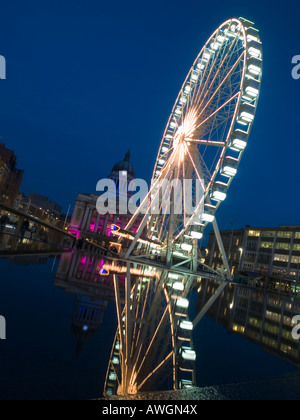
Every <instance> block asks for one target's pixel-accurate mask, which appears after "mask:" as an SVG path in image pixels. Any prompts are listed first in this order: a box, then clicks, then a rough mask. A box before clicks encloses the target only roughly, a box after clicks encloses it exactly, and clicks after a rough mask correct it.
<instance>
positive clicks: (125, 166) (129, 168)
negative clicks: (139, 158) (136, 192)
mask: <svg viewBox="0 0 300 420" xmlns="http://www.w3.org/2000/svg"><path fill="white" fill-rule="evenodd" d="M122 171H126V172H127V175H128V177H131V178H134V177H135V169H134V166H133V165H132V163H131V162H130V151H129V150H128V152H127V153H126V155H125V158H124V160H122V161H121V162H118V163H116V164H115V166H114V167H113V168H112V171H111V173H112V174H113V173H115V172H117V173H118V172H122Z"/></svg>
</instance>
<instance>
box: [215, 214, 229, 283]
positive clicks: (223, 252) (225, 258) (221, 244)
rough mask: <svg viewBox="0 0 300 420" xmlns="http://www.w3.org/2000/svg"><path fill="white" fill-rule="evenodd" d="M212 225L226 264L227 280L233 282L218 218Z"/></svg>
mask: <svg viewBox="0 0 300 420" xmlns="http://www.w3.org/2000/svg"><path fill="white" fill-rule="evenodd" d="M212 224H213V228H214V232H215V235H216V239H217V243H218V246H219V250H220V252H221V255H222V260H223V264H224V266H225V269H226V277H227V280H229V281H230V280H231V273H230V268H229V264H228V259H227V255H226V252H225V248H224V245H223V241H222V238H221V234H220V230H219V226H218V223H217V221H216V218H215V219H214V220H213V222H212Z"/></svg>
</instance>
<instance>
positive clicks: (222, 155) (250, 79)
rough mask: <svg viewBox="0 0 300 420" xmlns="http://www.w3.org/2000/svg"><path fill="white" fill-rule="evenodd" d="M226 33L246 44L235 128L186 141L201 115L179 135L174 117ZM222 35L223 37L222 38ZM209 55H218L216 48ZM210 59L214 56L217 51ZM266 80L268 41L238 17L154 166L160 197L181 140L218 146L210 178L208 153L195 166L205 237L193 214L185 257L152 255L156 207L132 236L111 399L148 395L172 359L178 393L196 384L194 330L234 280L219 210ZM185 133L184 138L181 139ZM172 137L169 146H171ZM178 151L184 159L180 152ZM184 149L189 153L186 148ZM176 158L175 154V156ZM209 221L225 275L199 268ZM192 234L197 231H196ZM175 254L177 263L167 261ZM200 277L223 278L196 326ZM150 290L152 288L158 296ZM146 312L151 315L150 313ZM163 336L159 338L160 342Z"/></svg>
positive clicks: (185, 232) (227, 25)
mask: <svg viewBox="0 0 300 420" xmlns="http://www.w3.org/2000/svg"><path fill="white" fill-rule="evenodd" d="M225 30H226V32H225ZM224 35H225V36H224ZM226 36H227V37H229V38H231V41H232V38H234V39H235V38H236V37H238V38H239V40H240V41H242V43H243V51H242V52H241V55H240V58H239V60H242V67H241V68H240V71H241V78H240V80H239V81H238V86H236V87H235V92H233V96H234V101H235V102H234V109H232V108H233V107H232V108H230V112H231V114H230V118H229V117H228V120H230V123H229V126H227V125H226V126H225V127H226V130H227V131H226V130H225V129H224V130H223V131H224V132H225V131H226V133H225V134H226V136H225V137H224V138H223V139H220V138H218V139H213V138H206V139H205V138H199V139H195V138H193V137H191V136H190V134H189V133H188V135H189V136H190V137H188V138H187V139H186V138H185V137H184V136H187V131H185V132H184V130H185V129H186V127H188V128H190V127H192V126H193V127H194V125H193V124H194V123H195V118H194V117H195V115H193V111H192V112H190V113H189V114H188V113H187V115H188V124H186V126H185V127H184V124H182V126H183V128H182V129H181V130H179V127H181V126H180V125H179V124H178V125H177V128H176V130H173V131H172V133H173V137H172V136H171V134H169V133H170V131H169V128H170V124H171V122H172V121H173V120H174V118H177V117H175V114H176V110H177V108H178V102H179V101H180V99H181V98H182V96H183V93H184V91H185V90H186V86H187V84H188V83H191V82H190V80H191V77H192V76H193V75H194V70H195V66H197V65H198V64H199V62H201V63H202V60H203V57H204V58H205V59H206V60H207V61H206V63H207V64H206V65H207V70H208V69H209V67H208V63H209V58H208V56H204V54H207V46H208V45H209V46H210V47H211V48H212V49H214V48H217V45H214V44H215V43H216V41H222V42H227V41H225V39H226ZM218 37H222V38H221V39H220V38H218ZM223 38H224V39H223ZM212 44H213V46H212ZM220 46H221V44H220V45H219V47H218V48H220ZM215 51H216V50H215ZM210 52H211V53H213V51H212V50H211V51H210ZM211 57H213V54H212V55H211ZM223 58H224V57H223ZM199 60H200V61H199ZM218 73H219V72H218V70H217V71H216V73H215V74H218ZM215 77H216V76H215ZM261 79H262V44H261V41H260V37H259V32H258V30H257V29H255V28H254V24H253V23H252V22H250V21H248V20H246V19H243V18H239V19H230V20H227V21H226V22H224V23H223V24H222V25H221V26H220V27H219V28H218V29H217V30H216V31H215V32H214V33H213V34H212V36H211V37H210V38H209V39H208V41H207V43H206V44H205V45H204V47H203V48H202V50H201V52H200V53H199V55H198V56H197V58H196V60H195V62H194V64H193V66H192V68H191V70H190V71H189V73H188V75H187V77H186V79H185V81H184V83H183V85H182V88H181V90H180V92H179V95H178V97H177V99H176V101H175V105H174V107H173V110H172V112H171V115H170V117H169V120H168V124H167V127H166V129H165V132H164V136H163V139H162V141H161V144H160V148H159V152H158V156H157V159H156V163H155V167H154V172H153V178H154V187H153V190H154V191H155V194H157V191H158V187H159V185H160V184H161V182H162V181H163V178H164V176H165V175H166V174H168V176H173V175H174V174H175V175H176V171H173V172H172V170H173V169H172V168H171V169H172V170H170V168H168V167H167V163H168V160H169V159H170V160H171V162H172V164H173V168H174V166H176V165H175V163H176V156H177V157H178V155H179V157H180V159H179V162H180V163H182V161H183V160H182V156H183V153H181V152H180V153H178V144H180V142H181V143H182V144H183V143H184V141H185V142H186V143H188V142H190V143H192V141H193V140H195V143H196V144H200V145H201V146H204V147H207V148H208V147H211V148H217V149H219V154H218V160H217V161H216V162H214V163H215V166H214V171H213V172H212V173H211V172H210V171H209V170H208V169H207V173H206V174H205V162H204V164H203V162H200V158H201V156H200V158H199V162H198V166H197V165H196V166H197V167H196V168H194V169H195V171H194V172H195V173H196V175H197V176H198V177H199V178H200V176H199V175H200V174H199V171H200V170H202V171H203V172H202V173H201V176H203V177H204V179H206V181H205V191H204V194H203V198H202V201H203V204H204V212H203V213H202V214H201V217H202V223H200V224H198V226H197V228H196V230H195V232H196V233H198V236H197V235H194V236H193V235H192V230H191V229H192V228H191V226H192V222H193V217H194V216H192V217H191V219H190V220H189V222H188V223H187V224H186V225H185V226H184V228H183V229H181V231H180V232H178V233H177V236H176V237H173V241H172V246H173V245H174V242H176V241H181V242H182V241H185V243H181V248H182V251H183V253H182V254H181V256H180V258H179V259H178V258H177V255H178V252H177V253H176V252H174V248H172V249H171V248H170V241H169V243H167V247H165V245H164V244H163V243H162V245H161V247H160V249H159V251H157V250H155V252H159V253H161V252H163V251H164V250H166V249H167V259H166V261H165V263H162V262H156V260H155V257H154V256H153V250H152V251H151V249H150V247H149V244H148V245H141V244H139V243H138V240H139V238H140V237H141V235H142V233H143V235H145V229H147V230H148V236H149V241H153V240H154V238H153V237H152V236H151V235H152V228H153V224H152V226H151V223H150V222H151V221H152V220H154V223H156V224H157V223H158V222H161V220H162V219H159V218H157V219H155V217H153V216H151V205H149V207H148V209H147V212H146V214H144V217H143V219H142V222H141V224H140V227H139V229H138V231H137V232H136V233H135V234H134V236H133V238H132V239H133V240H132V242H131V245H130V246H129V248H128V250H127V251H126V253H125V255H124V259H123V262H124V261H125V262H126V267H127V276H126V284H125V305H124V307H123V309H122V308H121V300H120V290H119V286H118V280H117V276H114V286H115V296H116V306H117V317H118V329H117V333H116V337H115V341H114V345H113V348H112V352H111V357H110V362H109V367H108V371H107V377H106V381H105V391H104V394H105V395H106V396H110V395H114V394H119V395H128V394H135V393H137V392H139V391H141V390H143V386H144V385H145V384H146V383H147V381H149V380H151V378H153V377H155V375H157V374H158V373H159V371H160V370H161V369H162V368H163V367H165V365H166V363H167V362H169V361H172V366H173V388H174V389H178V388H189V387H193V386H195V382H196V380H195V365H194V362H195V351H194V349H193V341H192V336H191V335H190V334H189V332H188V331H192V330H193V329H194V328H195V327H196V325H197V324H198V323H199V322H200V320H201V319H202V318H203V316H204V315H205V314H206V312H207V310H208V309H209V308H210V307H211V305H212V304H213V303H214V302H215V301H216V299H217V298H218V297H219V296H220V295H221V294H222V292H223V291H224V289H225V288H226V286H227V284H228V282H230V281H231V280H232V279H231V273H230V267H229V265H228V260H227V257H226V252H225V249H224V246H223V243H222V239H221V235H220V232H219V229H218V225H217V222H216V219H215V213H216V210H217V209H218V208H219V206H220V204H221V203H222V202H223V201H224V199H225V198H226V195H227V191H228V188H229V187H230V185H231V183H232V181H233V179H234V177H235V175H236V173H237V168H238V166H239V164H240V161H241V158H242V156H243V154H244V151H245V148H246V145H247V142H248V138H249V134H250V131H251V128H252V125H253V120H254V116H255V113H256V107H257V103H258V98H259V93H260V84H261ZM188 93H189V94H191V95H194V96H193V97H194V98H195V95H196V93H193V89H192V88H191V89H190V90H189V92H188ZM215 96H216V94H213V96H212V98H214V97H215ZM231 99H232V98H231ZM231 99H229V100H228V101H226V100H224V103H223V104H222V105H221V106H222V108H223V107H226V106H227V105H228V103H229V102H230V100H231ZM188 103H189V100H188V99H187V104H188ZM191 103H192V101H191ZM215 107H216V108H215V111H214V115H213V117H215V116H216V115H217V113H218V110H219V107H217V105H215ZM177 114H178V112H177ZM193 118H194V119H193ZM209 120H210V118H209V117H206V118H205V119H204V123H206V122H207V121H209ZM191 122H192V123H191ZM196 122H197V121H196ZM198 122H199V121H198ZM202 123H203V121H202ZM204 123H203V124H204ZM189 124H190V125H189ZM241 127H244V130H242V129H241ZM173 128H175V127H173ZM178 132H179V134H180V135H178ZM176 133H177V134H176ZM183 134H184V135H183ZM167 136H169V137H167ZM166 139H167V141H168V144H167V143H166ZM174 143H175V145H174ZM197 147H198V146H197ZM176 148H177V152H176V153H177V155H176V153H175V152H174V150H175V149H176ZM184 150H186V148H185V149H184ZM229 153H230V154H229ZM234 153H235V154H234ZM174 155H176V156H175V158H174ZM186 155H187V156H188V155H189V154H188V153H186ZM199 155H200V154H199ZM189 158H190V156H189ZM163 159H165V161H164V162H162V160H163ZM190 161H193V159H191V158H190ZM177 162H178V160H177ZM171 166H172V165H171ZM177 173H178V172H177ZM205 177H207V178H205ZM224 180H225V181H224ZM153 190H152V191H150V192H149V194H148V196H147V197H145V199H144V201H143V203H141V208H144V206H145V203H147V201H148V200H149V198H151V195H153ZM149 201H150V200H149ZM200 204H201V203H200ZM200 204H199V206H200ZM138 213H139V212H138V211H137V213H136V214H135V215H134V216H133V217H132V218H131V220H130V221H129V223H128V224H127V226H126V227H125V230H128V231H129V230H130V228H131V227H132V225H133V223H134V221H135V220H136V217H137V215H138ZM195 215H196V216H197V209H196V211H195ZM204 215H205V216H204ZM203 216H204V218H203ZM208 223H212V224H213V228H214V231H215V234H216V239H217V243H218V246H219V249H220V252H221V255H222V258H223V263H224V267H225V269H224V272H223V273H221V274H220V273H219V272H217V271H215V270H213V269H212V268H209V267H206V266H204V263H201V266H202V267H203V271H199V269H198V257H197V246H198V242H197V241H198V240H199V239H201V237H202V235H203V231H204V229H205V227H206V226H207V225H208ZM193 229H195V227H194V226H193ZM197 229H198V230H197ZM155 241H158V242H159V241H162V238H161V237H160V238H155ZM162 242H163V241H162ZM190 243H192V245H190ZM182 245H186V247H185V248H184V247H183V246H182ZM187 246H188V247H187ZM137 247H139V249H142V247H143V249H142V250H143V251H144V253H142V254H140V255H138V254H135V255H134V254H133V251H134V250H135V249H136V248H137ZM169 248H170V249H171V250H170V249H169ZM168 253H169V257H170V258H168ZM176 254H177V255H176ZM173 257H174V258H173ZM176 258H177V259H176ZM132 266H134V267H136V266H138V267H141V270H143V272H144V275H141V276H138V277H137V278H136V279H135V280H133V278H132V275H131V273H132V271H131V267H132ZM149 267H151V268H152V269H153V270H155V271H156V276H154V277H152V278H148V279H146V280H145V275H146V274H145V273H146V270H147V269H149ZM205 270H206V271H205ZM199 278H202V279H203V278H207V279H211V278H213V279H217V281H218V282H219V287H218V288H217V290H216V292H215V294H214V295H213V296H212V297H211V298H210V300H209V301H208V302H207V303H206V304H205V306H204V307H203V308H202V310H201V311H200V312H199V313H198V315H197V316H196V318H195V319H194V320H191V321H190V320H189V319H188V312H187V311H186V312H185V311H183V310H182V308H185V309H186V308H187V307H188V305H187V303H186V302H187V300H188V299H187V298H188V295H189V292H190V291H191V290H192V288H193V287H194V286H195V280H197V281H198V279H199ZM178 279H179V280H178ZM145 281H146V284H145ZM150 290H152V292H151V293H150ZM180 300H181V304H182V308H181V309H178V302H179V301H180ZM162 302H165V307H162ZM179 306H180V305H179ZM147 307H148V311H146V308H147ZM155 314H156V316H155ZM149 323H150V324H151V325H152V327H151V328H150V329H148V328H147V325H148V324H149ZM168 323H169V333H168V334H169V338H170V343H171V347H172V351H171V352H169V351H168V347H167V343H166V342H165V343H163V344H162V346H161V343H162V342H163V338H164V335H163V328H165V327H166V325H167V324H168ZM164 331H165V330H164ZM158 337H160V338H159V339H158ZM182 343H185V345H182ZM153 348H155V349H156V350H158V349H161V348H163V349H164V351H165V353H164V352H162V354H160V355H159V357H158V358H157V363H156V364H155V361H154V363H151V361H148V363H147V361H146V359H147V357H148V356H149V358H150V356H153V351H154V350H153ZM146 365H147V369H148V370H147V369H146V371H145V372H143V375H142V376H141V368H142V367H145V366H146ZM180 371H181V372H185V373H184V375H190V376H189V378H188V379H187V377H185V376H184V377H183V378H182V377H181V376H180Z"/></svg>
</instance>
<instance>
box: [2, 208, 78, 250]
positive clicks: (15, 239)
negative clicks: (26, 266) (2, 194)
mask: <svg viewBox="0 0 300 420" xmlns="http://www.w3.org/2000/svg"><path fill="white" fill-rule="evenodd" d="M75 242H76V237H75V236H74V235H71V234H70V233H68V232H67V231H64V230H62V229H59V228H58V227H56V226H53V225H50V224H49V223H47V222H44V221H42V220H40V219H38V218H36V217H34V216H31V215H28V214H26V213H23V212H22V211H20V210H16V209H13V208H12V207H9V206H6V205H5V204H3V203H1V202H0V255H11V254H33V253H52V252H55V253H57V252H69V251H70V250H72V249H74V247H75Z"/></svg>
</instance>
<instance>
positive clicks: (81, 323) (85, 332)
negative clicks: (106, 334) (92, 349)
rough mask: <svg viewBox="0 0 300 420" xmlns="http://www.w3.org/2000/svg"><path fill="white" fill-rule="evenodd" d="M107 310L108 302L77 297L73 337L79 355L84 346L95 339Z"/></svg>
mask: <svg viewBox="0 0 300 420" xmlns="http://www.w3.org/2000/svg"><path fill="white" fill-rule="evenodd" d="M106 308H107V301H103V300H99V299H92V298H88V297H84V296H77V297H76V301H75V308H74V312H73V316H72V335H73V336H74V338H75V339H76V341H77V349H76V354H77V355H79V353H80V352H81V350H82V348H83V345H84V344H85V343H87V342H88V341H90V340H92V339H93V338H94V336H95V334H96V332H97V330H98V327H99V325H100V324H101V323H102V318H103V314H104V312H105V309H106Z"/></svg>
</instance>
